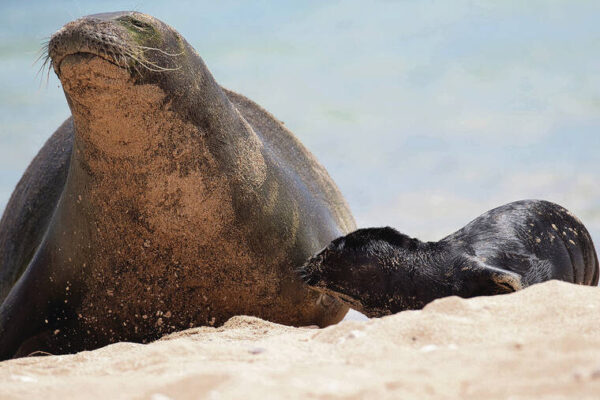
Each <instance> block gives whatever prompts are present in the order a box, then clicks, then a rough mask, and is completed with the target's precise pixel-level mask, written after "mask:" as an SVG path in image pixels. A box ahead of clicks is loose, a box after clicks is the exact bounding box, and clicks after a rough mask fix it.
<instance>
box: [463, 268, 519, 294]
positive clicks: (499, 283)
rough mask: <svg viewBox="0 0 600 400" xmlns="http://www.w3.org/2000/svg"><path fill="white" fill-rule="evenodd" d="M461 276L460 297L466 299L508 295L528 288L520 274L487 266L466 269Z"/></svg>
mask: <svg viewBox="0 0 600 400" xmlns="http://www.w3.org/2000/svg"><path fill="white" fill-rule="evenodd" d="M461 275H462V279H461V280H460V282H461V283H460V289H459V293H458V295H459V296H460V297H464V298H469V297H477V296H492V295H496V294H507V293H512V292H516V291H517V290H521V289H523V288H524V287H526V286H527V284H526V282H525V280H524V279H523V277H522V276H521V275H520V274H517V273H516V272H511V271H506V270H503V269H499V268H494V267H491V266H488V265H485V264H477V265H476V266H474V267H465V268H463V269H461Z"/></svg>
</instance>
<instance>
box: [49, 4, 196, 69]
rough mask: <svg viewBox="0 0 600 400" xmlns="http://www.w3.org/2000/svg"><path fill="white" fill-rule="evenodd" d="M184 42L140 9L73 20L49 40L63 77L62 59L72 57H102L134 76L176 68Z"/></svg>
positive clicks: (53, 63) (56, 64) (52, 58)
mask: <svg viewBox="0 0 600 400" xmlns="http://www.w3.org/2000/svg"><path fill="white" fill-rule="evenodd" d="M183 52H184V44H183V40H182V38H181V37H180V36H179V34H178V33H177V32H176V31H175V30H173V29H171V28H170V27H169V26H167V25H166V24H164V23H162V22H161V21H159V20H157V19H155V18H153V17H151V16H149V15H145V14H141V13H137V12H118V13H107V14H95V15H90V16H87V17H83V18H80V19H78V20H76V21H73V22H70V23H68V24H66V25H65V26H64V27H62V28H61V29H60V30H59V31H57V32H56V33H55V34H54V35H52V38H51V39H50V42H49V43H48V56H49V57H50V59H51V62H52V67H53V68H54V71H55V72H56V74H57V75H58V76H59V77H61V79H62V74H61V72H62V71H61V67H62V63H63V62H64V61H66V60H68V59H69V58H71V57H75V59H77V58H79V59H81V58H82V57H84V58H86V57H88V58H89V57H99V58H101V59H102V60H105V61H107V62H109V63H112V64H114V65H116V66H119V67H121V68H126V69H127V70H128V71H129V72H130V73H131V75H132V76H134V77H137V78H142V77H146V76H148V75H149V74H147V72H165V71H174V70H177V69H178V68H180V66H178V65H177V61H178V60H177V59H178V56H179V55H181V54H183Z"/></svg>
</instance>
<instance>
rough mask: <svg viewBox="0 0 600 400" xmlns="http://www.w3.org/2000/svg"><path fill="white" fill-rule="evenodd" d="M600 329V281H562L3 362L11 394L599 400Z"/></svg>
mask: <svg viewBox="0 0 600 400" xmlns="http://www.w3.org/2000/svg"><path fill="white" fill-rule="evenodd" d="M599 328H600V289H598V288H593V287H584V286H575V285H571V284H566V283H562V282H548V283H545V284H541V285H536V286H534V287H531V288H529V289H526V290H523V291H521V292H518V293H515V294H511V295H505V296H496V297H480V298H476V299H471V300H463V299H459V298H456V297H450V298H446V299H442V300H438V301H435V302H433V303H431V304H429V305H428V306H427V307H426V308H425V309H424V310H422V311H408V312H403V313H400V314H397V315H394V316H390V317H386V318H382V319H372V320H369V321H366V322H355V321H347V322H342V323H340V324H338V325H336V326H332V327H329V328H326V329H320V330H319V329H310V328H290V327H286V326H281V325H277V324H272V323H269V322H266V321H263V320H260V319H257V318H252V317H235V318H232V319H231V320H229V321H228V322H227V323H226V324H225V325H224V326H223V327H221V328H216V329H215V328H196V329H191V330H188V331H184V332H180V333H177V334H173V335H171V336H169V337H166V338H164V339H162V340H160V341H158V342H155V343H152V344H149V345H140V344H131V343H119V344H115V345H111V346H107V347H105V348H102V349H99V350H96V351H92V352H82V353H79V354H75V355H68V356H51V357H38V358H26V359H18V360H11V361H7V362H3V363H0V382H2V383H1V385H0V398H2V399H21V398H22V399H25V398H27V399H29V398H43V399H45V400H49V399H70V398H86V399H94V398H98V399H107V398H108V399H120V398H128V399H129V398H135V399H152V400H167V399H205V398H206V399H222V398H243V399H264V398H286V399H289V398H299V399H300V398H301V399H304V398H322V399H354V398H368V399H375V398H396V399H397V398H405V399H406V398H416V399H429V398H460V399H496V398H502V399H505V398H511V399H524V398H535V399H539V398H552V399H559V398H573V399H584V398H590V399H592V398H594V399H597V398H599V397H600V333H599Z"/></svg>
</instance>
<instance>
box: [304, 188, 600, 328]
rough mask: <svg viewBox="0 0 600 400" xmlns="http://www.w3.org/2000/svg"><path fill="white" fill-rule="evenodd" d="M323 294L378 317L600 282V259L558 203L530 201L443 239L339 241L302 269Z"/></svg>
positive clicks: (369, 234) (375, 234) (364, 233)
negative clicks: (550, 285) (450, 301)
mask: <svg viewBox="0 0 600 400" xmlns="http://www.w3.org/2000/svg"><path fill="white" fill-rule="evenodd" d="M300 273H301V274H302V276H303V278H304V280H305V281H306V282H307V283H308V284H309V285H311V286H313V287H314V288H315V289H317V290H318V291H320V292H324V293H328V294H331V295H333V296H337V297H338V298H340V299H341V300H342V301H345V302H346V303H348V304H349V305H351V306H352V307H354V308H356V309H357V310H359V311H362V312H364V313H365V314H367V315H369V316H371V317H376V316H382V315H387V314H392V313H396V312H399V311H402V310H408V309H419V308H422V307H424V306H425V305H426V304H427V303H429V302H431V301H432V300H434V299H436V298H440V297H446V296H452V295H457V296H460V297H474V296H484V295H493V294H501V293H510V292H513V291H516V290H519V289H522V288H524V287H526V286H529V285H533V284H535V283H539V282H543V281H547V280H550V279H559V280H563V281H566V282H572V283H577V284H582V285H597V284H598V274H599V272H598V258H597V255H596V251H595V249H594V244H593V243H592V239H591V238H590V236H589V234H588V232H587V230H586V228H585V227H584V226H583V224H582V223H581V222H580V221H579V220H578V219H577V218H576V217H574V216H573V215H572V214H571V213H570V212H569V211H567V210H565V209H564V208H562V207H561V206H559V205H556V204H553V203H550V202H548V201H541V200H524V201H517V202H514V203H510V204H506V205H504V206H501V207H498V208H495V209H493V210H491V211H488V212H486V213H485V214H483V215H481V216H480V217H478V218H477V219H475V220H473V221H472V222H470V223H469V224H468V225H466V226H465V227H464V228H462V229H460V230H459V231H457V232H455V233H453V234H451V235H450V236H448V237H446V238H444V239H442V240H440V241H438V242H427V243H423V242H421V241H419V240H417V239H413V238H410V237H408V236H406V235H403V234H401V233H399V232H397V231H396V230H394V229H392V228H368V229H359V230H357V231H355V232H353V233H350V234H349V235H346V236H345V237H340V238H338V239H336V240H334V241H333V242H332V243H331V244H330V245H329V246H327V247H326V248H325V249H324V250H322V251H321V252H320V253H318V254H317V255H315V256H314V257H313V258H311V259H310V260H309V261H308V262H307V263H306V264H305V265H304V266H303V267H302V268H301V269H300Z"/></svg>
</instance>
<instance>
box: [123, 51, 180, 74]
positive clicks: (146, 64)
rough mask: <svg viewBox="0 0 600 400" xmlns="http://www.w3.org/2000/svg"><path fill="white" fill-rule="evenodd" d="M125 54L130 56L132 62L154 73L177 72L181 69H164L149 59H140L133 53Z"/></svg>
mask: <svg viewBox="0 0 600 400" xmlns="http://www.w3.org/2000/svg"><path fill="white" fill-rule="evenodd" d="M125 54H126V55H128V56H129V57H130V58H131V59H132V60H134V61H136V62H137V63H139V64H140V65H141V66H142V67H144V68H146V69H147V70H149V71H152V72H167V71H177V70H179V69H181V66H179V67H177V68H168V67H162V66H160V65H158V64H155V63H153V62H152V61H149V60H147V59H142V58H141V57H138V56H137V55H135V54H133V53H131V52H127V53H125Z"/></svg>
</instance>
